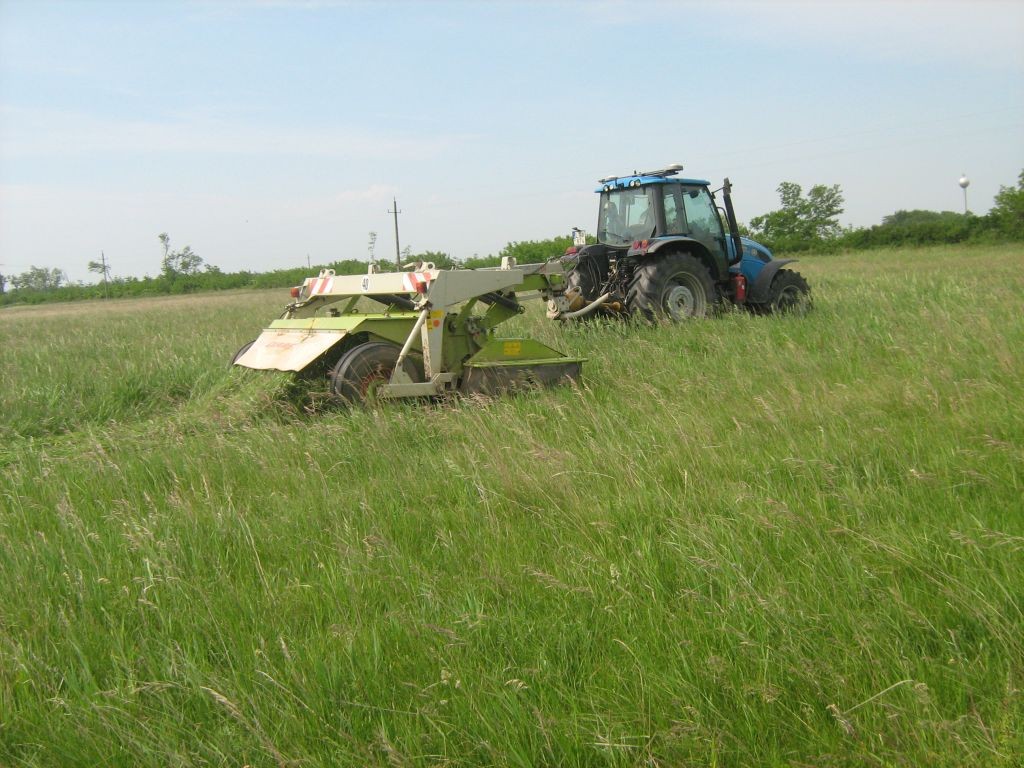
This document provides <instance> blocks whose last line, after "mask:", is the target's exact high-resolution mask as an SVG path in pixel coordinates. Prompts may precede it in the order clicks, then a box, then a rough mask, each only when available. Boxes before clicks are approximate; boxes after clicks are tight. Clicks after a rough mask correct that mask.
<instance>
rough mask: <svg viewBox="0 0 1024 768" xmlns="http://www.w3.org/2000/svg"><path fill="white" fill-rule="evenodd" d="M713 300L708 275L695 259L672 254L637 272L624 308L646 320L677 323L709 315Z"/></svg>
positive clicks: (713, 304)
mask: <svg viewBox="0 0 1024 768" xmlns="http://www.w3.org/2000/svg"><path fill="white" fill-rule="evenodd" d="M716 296H717V294H716V291H715V284H714V283H713V282H712V281H711V275H710V274H709V273H708V270H707V267H705V266H704V265H703V264H702V263H701V262H700V260H699V259H697V258H696V257H694V256H691V255H690V254H688V253H672V254H669V255H667V256H665V257H663V258H657V257H655V258H653V259H652V260H651V261H648V262H647V263H646V264H644V265H642V266H640V267H638V268H637V270H636V272H634V273H633V280H632V281H631V282H630V284H629V291H628V293H627V294H626V305H627V306H628V307H629V310H630V311H631V312H633V313H634V314H640V315H641V316H643V317H644V318H646V319H647V320H668V321H670V322H680V321H683V320H688V319H690V318H692V317H704V316H705V315H707V314H709V313H710V312H711V310H712V309H713V308H714V306H715V301H716Z"/></svg>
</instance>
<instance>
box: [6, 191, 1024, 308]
mask: <svg viewBox="0 0 1024 768" xmlns="http://www.w3.org/2000/svg"><path fill="white" fill-rule="evenodd" d="M777 191H778V193H779V203H780V206H779V208H778V209H776V210H774V211H770V212H768V213H766V214H764V215H762V216H755V217H754V218H752V219H751V220H750V222H749V224H748V225H747V226H745V227H741V230H742V232H743V234H746V235H749V236H751V237H753V238H754V239H755V240H758V241H760V242H762V243H764V244H765V245H767V246H768V247H769V248H771V249H772V250H775V251H779V252H781V253H786V252H790V251H808V250H814V251H820V252H830V251H839V250H855V249H864V248H875V247H884V246H900V245H930V244H941V243H964V242H1000V241H1019V240H1024V171H1021V173H1020V176H1019V178H1018V182H1017V185H1016V186H1015V187H1007V186H1002V187H1000V189H999V193H998V194H997V195H996V196H995V199H994V201H993V203H994V204H993V206H992V209H991V210H990V211H989V212H988V213H986V214H984V215H980V216H976V215H973V214H970V213H954V212H952V211H941V212H938V211H922V210H912V211H902V210H901V211H896V212H895V213H892V214H890V215H889V216H886V217H884V218H883V219H882V222H881V223H880V224H876V225H875V226H872V227H860V228H853V227H850V228H843V227H842V226H841V225H840V224H839V216H840V214H842V213H843V206H844V205H845V200H844V198H843V193H842V190H841V189H840V187H839V185H838V184H834V185H831V186H827V185H823V184H818V185H815V186H813V187H811V188H810V189H809V190H808V191H807V194H806V195H805V194H804V192H803V188H802V187H801V186H800V185H799V184H795V183H793V182H789V181H784V182H782V183H781V184H780V185H779V187H778V190H777ZM157 239H158V240H159V243H160V248H161V253H162V257H161V261H160V274H159V275H157V276H156V277H142V278H137V277H113V276H112V275H111V266H110V264H109V263H108V262H107V260H106V258H105V257H104V259H103V260H102V261H101V262H97V261H90V262H89V264H88V269H89V271H90V272H93V273H95V274H97V275H99V276H100V278H101V282H100V283H97V284H95V285H90V284H85V283H81V282H77V283H72V282H69V281H68V279H67V275H66V274H65V273H64V272H63V271H62V270H60V269H55V268H47V267H37V266H32V267H30V268H29V269H28V270H27V271H26V272H23V273H21V274H18V275H10V276H5V275H3V274H0V306H3V305H6V304H15V303H25V304H34V303H40V302H45V301H71V300H76V299H98V298H104V297H133V296H156V295H161V294H182V293H192V292H196V291H219V290H228V289H232V288H287V287H290V286H293V285H298V284H300V283H301V282H302V281H303V280H304V279H305V278H307V277H310V276H311V275H314V274H316V273H318V272H319V271H320V270H321V269H333V270H334V271H335V273H336V274H339V275H356V274H363V273H365V272H366V269H367V260H362V259H344V260H341V261H332V262H328V263H324V264H315V265H311V266H302V267H293V268H288V269H277V270H272V271H270V272H250V271H247V270H243V271H239V272H223V271H221V270H220V269H219V268H218V267H216V266H214V265H212V264H208V263H206V262H204V261H203V259H202V258H201V257H200V256H199V255H198V254H197V253H195V252H194V251H193V250H192V249H191V247H189V246H188V245H186V246H184V247H183V248H180V249H174V248H172V246H171V240H170V236H169V235H168V234H167V233H166V232H163V233H161V234H160V235H158V238H157ZM376 241H377V235H376V233H375V232H371V233H370V240H369V246H368V254H367V256H368V260H369V261H375V262H379V263H380V264H381V268H382V269H385V270H387V269H390V268H391V266H392V263H391V262H390V260H383V259H381V260H378V259H377V257H376V254H375V248H376ZM570 245H572V238H571V237H569V236H565V237H553V238H549V239H547V240H527V241H513V242H510V243H508V244H507V245H506V246H505V247H504V248H502V249H501V250H500V251H499V252H498V253H497V254H492V255H487V256H476V255H474V256H473V257H471V258H468V259H463V260H458V259H454V258H452V257H451V256H450V255H449V254H447V253H444V252H441V251H423V252H420V253H413V252H412V249H411V248H409V247H408V246H407V247H406V248H405V250H403V252H402V254H401V259H400V261H401V262H402V263H403V264H406V263H415V262H433V263H434V264H435V265H436V266H437V267H439V268H441V269H451V268H455V267H461V268H465V269H475V268H479V267H490V266H496V265H498V264H500V263H501V259H502V258H503V257H505V256H511V257H514V258H515V259H516V261H518V262H519V263H520V264H529V263H533V262H539V261H545V260H547V259H550V258H552V257H553V256H556V255H560V254H562V253H564V252H565V249H566V248H568V247H569V246H570ZM8 286H9V287H10V289H11V290H7V288H8Z"/></svg>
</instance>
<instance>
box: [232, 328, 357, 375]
mask: <svg viewBox="0 0 1024 768" xmlns="http://www.w3.org/2000/svg"><path fill="white" fill-rule="evenodd" d="M348 333H349V331H347V330H316V331H313V330H305V329H303V330H297V329H295V330H293V329H275V328H268V329H267V330H265V331H264V332H263V333H261V334H260V335H259V336H258V337H257V338H256V341H254V342H253V344H252V346H251V347H249V349H247V350H246V352H245V354H244V355H242V356H241V357H239V358H238V359H237V360H236V361H235V365H241V366H243V367H245V368H255V369H257V370H261V371H296V372H297V371H301V370H302V369H303V368H305V367H306V366H307V365H309V364H310V363H312V362H313V361H314V360H316V359H317V358H318V357H320V355H322V354H323V353H324V352H326V351H327V350H328V349H330V348H331V347H333V346H334V345H335V344H337V343H338V342H339V341H341V340H342V339H343V338H345V336H346V335H347V334H348Z"/></svg>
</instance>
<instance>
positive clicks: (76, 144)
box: [0, 106, 471, 159]
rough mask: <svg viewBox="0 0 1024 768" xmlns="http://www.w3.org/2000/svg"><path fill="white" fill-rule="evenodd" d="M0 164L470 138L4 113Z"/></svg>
mask: <svg viewBox="0 0 1024 768" xmlns="http://www.w3.org/2000/svg"><path fill="white" fill-rule="evenodd" d="M0 126H2V127H0V156H5V157H8V158H13V157H26V156H36V155H45V156H68V155H96V154H103V153H116V154H119V155H125V154H136V153H140V154H147V153H213V154H227V155H258V156H265V155H300V156H320V157H342V158H344V157H359V158H367V157H370V158H374V157H379V158H391V159H402V158H420V159H422V158H423V157H425V156H433V155H437V154H439V153H441V152H444V151H446V150H448V149H450V148H452V147H454V146H456V145H458V144H459V143H461V142H464V141H466V140H468V139H469V138H471V137H469V136H464V135H456V134H437V135H432V136H431V135H427V136H424V137H422V138H414V137H411V136H402V135H386V134H376V133H374V134H371V133H367V132H365V131H360V130H354V129H345V128H341V127H339V128H337V129H336V128H331V129H329V130H328V129H318V130H310V129H305V128H296V127H294V126H270V125H261V124H258V123H257V122H256V121H253V122H251V123H239V122H230V121H225V120H217V119H213V118H210V117H208V116H201V117H200V116H196V117H193V118H188V117H183V118H177V119H174V120H164V121H158V120H137V119H124V120H117V119H112V118H103V117H97V116H93V115H87V114H83V113H79V112H69V111H59V110H48V109H40V108H27V107H15V106H0Z"/></svg>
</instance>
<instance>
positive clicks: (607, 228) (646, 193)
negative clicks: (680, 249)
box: [597, 187, 655, 245]
mask: <svg viewBox="0 0 1024 768" xmlns="http://www.w3.org/2000/svg"><path fill="white" fill-rule="evenodd" d="M654 227H655V217H654V199H653V196H652V195H651V193H650V190H649V188H647V187H632V188H628V189H613V190H610V191H608V192H602V193H601V213H600V218H599V219H598V222H597V240H598V242H600V243H607V244H608V245H628V244H629V243H631V242H633V241H634V240H643V239H644V238H648V237H651V236H652V235H653V234H654Z"/></svg>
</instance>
